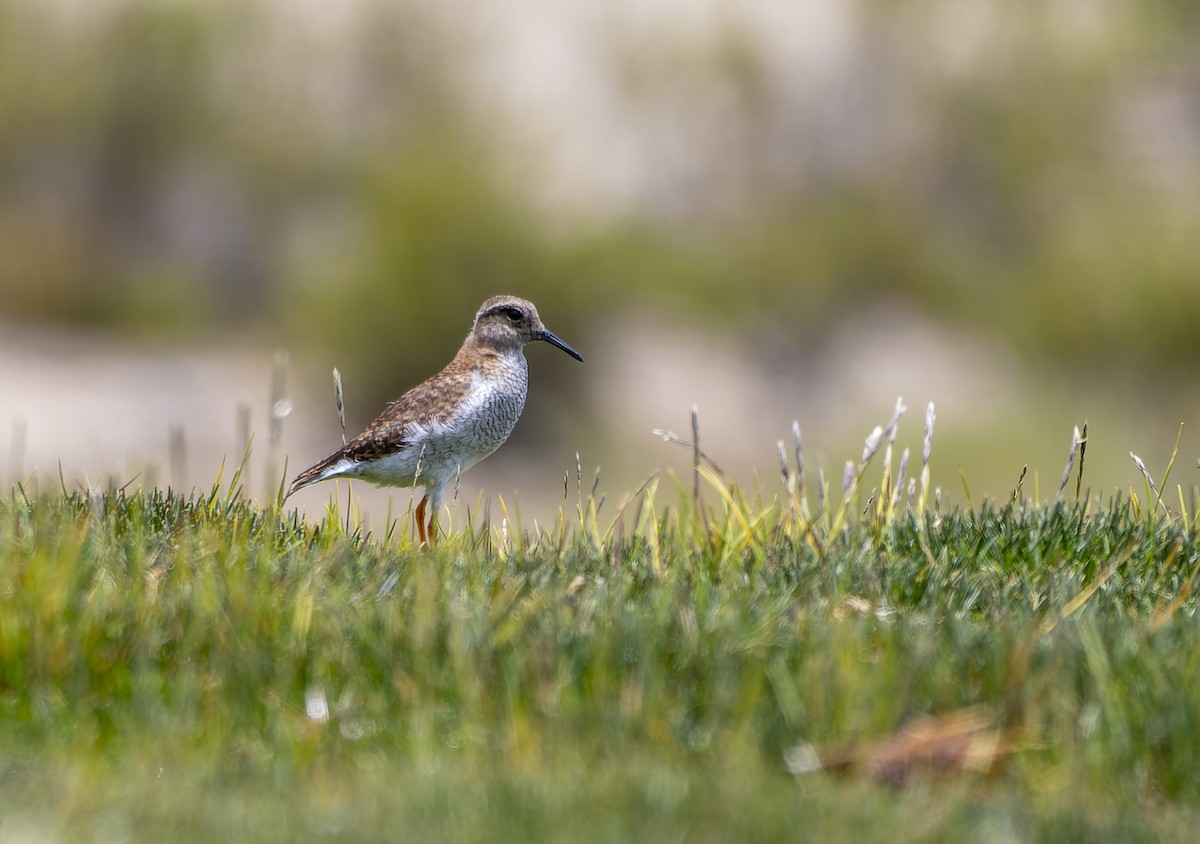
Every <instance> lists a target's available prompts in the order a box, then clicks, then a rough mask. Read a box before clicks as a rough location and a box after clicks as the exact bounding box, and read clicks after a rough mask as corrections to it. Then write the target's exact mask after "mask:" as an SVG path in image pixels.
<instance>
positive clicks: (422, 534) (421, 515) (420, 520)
mask: <svg viewBox="0 0 1200 844" xmlns="http://www.w3.org/2000/svg"><path fill="white" fill-rule="evenodd" d="M428 503H429V496H428V495H426V496H425V497H423V498H422V499H421V503H420V504H418V505H417V514H416V515H417V537H418V538H420V540H421V547H422V548H426V547H428V545H429V533H428V532H427V531H426V530H425V505H426V504H428Z"/></svg>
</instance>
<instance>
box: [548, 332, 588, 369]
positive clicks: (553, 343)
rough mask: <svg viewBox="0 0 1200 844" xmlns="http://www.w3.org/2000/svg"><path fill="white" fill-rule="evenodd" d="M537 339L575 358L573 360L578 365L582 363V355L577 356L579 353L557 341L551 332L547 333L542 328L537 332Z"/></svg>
mask: <svg viewBox="0 0 1200 844" xmlns="http://www.w3.org/2000/svg"><path fill="white" fill-rule="evenodd" d="M537 339H539V340H545V341H546V342H547V343H549V344H550V345H551V346H558V347H559V348H560V349H562V350H563V351H564V352H566V353H567V354H568V355H570V356H571V357H573V358H575V360H577V361H579V362H580V363H583V355H581V354H579V352H577V351H575V350H574V349H572V348H571V347H570V346H568V345H567V344H566V343H564V342H563V341H562V340H559V339H558V338H557V337H555V336H554V334H553V333H552V332H550V331H547V330H546V329H544V328H543V329H542V330H541V331H539V332H538V334H537Z"/></svg>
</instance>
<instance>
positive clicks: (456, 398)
mask: <svg viewBox="0 0 1200 844" xmlns="http://www.w3.org/2000/svg"><path fill="white" fill-rule="evenodd" d="M534 340H545V341H546V342H549V343H551V344H553V345H555V346H558V347H559V348H560V349H562V350H563V351H565V352H566V353H567V354H569V355H571V356H572V357H574V358H575V359H577V360H580V361H582V360H583V358H582V357H580V355H579V353H578V352H576V351H575V350H574V349H572V348H571V347H570V346H568V345H567V344H566V343H564V342H563V341H561V340H559V339H558V337H556V336H555V335H554V334H552V333H551V332H549V331H547V330H546V327H545V326H544V325H542V321H541V318H540V317H539V316H538V312H537V308H535V307H534V306H533V303H532V302H529V301H527V300H525V299H519V298H517V297H515V296H495V297H492V298H491V299H488V300H487V301H486V302H484V303H483V305H482V306H481V307H480V309H479V312H478V313H477V314H476V315H475V322H474V325H473V326H472V328H471V333H470V334H468V335H467V339H466V340H465V341H464V342H463V345H462V348H460V349H459V350H458V354H456V355H455V356H454V359H453V360H452V361H450V363H449V364H447V365H446V368H445V369H443V370H442V371H441V372H439V373H438V374H437V375H435V376H433V377H432V378H430V379H429V380H427V381H424V382H423V383H421V384H418V385H417V386H416V387H413V388H412V389H411V390H409V391H408V392H406V393H405V394H404V395H402V396H401V397H400V398H398V399H396V400H395V401H393V402H391V403H389V404H388V406H387V407H386V408H384V410H383V412H382V413H380V414H379V416H378V417H377V418H376V419H375V421H373V422H372V423H371V424H370V425H368V426H367V428H366V430H364V431H363V432H362V433H361V434H359V435H358V436H356V437H355V438H354V439H352V440H351V441H350V442H348V443H347V444H346V445H345V446H344V447H343V448H341V449H339V450H338V451H336V452H334V453H333V454H331V455H330V456H329V457H327V458H325V459H324V460H322V461H321V462H320V463H317V464H316V465H315V466H312V467H311V468H309V469H306V470H304V471H303V472H301V473H300V474H299V475H298V476H297V477H296V479H295V480H294V481H293V482H292V486H291V488H290V489H289V490H288V495H291V494H292V493H294V492H296V491H297V490H299V489H303V488H304V487H306V486H308V485H309V484H314V483H316V482H318V481H323V480H328V479H330V478H335V477H348V478H361V479H363V480H366V481H369V482H371V483H375V484H379V485H381V486H400V487H407V486H422V487H424V488H425V497H424V498H422V499H421V503H420V505H419V506H418V508H417V527H418V532H419V534H420V536H421V541H422V542H426V541H432V539H433V538H434V534H435V531H436V520H437V513H438V510H439V508H440V507H441V505H442V501H443V499H444V498H445V494H446V492H447V490H448V489H449V487H450V485H451V484H452V483H453V482H454V480H455V479H456V478H457V477H458V476H459V475H460V474H461V473H462V472H465V471H466V470H467V469H469V468H470V467H471V466H473V465H475V464H476V463H478V462H479V461H480V460H482V459H483V458H484V457H487V456H488V455H489V454H491V453H492V452H493V451H495V450H496V449H497V448H499V447H500V446H501V445H502V444H503V443H504V441H505V440H507V439H508V435H509V434H511V433H512V430H513V428H514V427H515V426H516V424H517V419H519V418H520V416H521V411H522V410H523V409H524V407H525V394H526V390H527V388H528V384H529V370H528V365H527V363H526V361H525V353H524V347H525V344H526V343H530V342H533V341H534ZM427 503H430V504H432V505H433V512H432V514H431V516H430V520H429V526H428V535H427V531H426V526H425V524H424V519H423V515H424V511H425V506H426V504H427Z"/></svg>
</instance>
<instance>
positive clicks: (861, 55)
mask: <svg viewBox="0 0 1200 844" xmlns="http://www.w3.org/2000/svg"><path fill="white" fill-rule="evenodd" d="M355 8H356V9H357V11H343V12H341V13H339V14H338V15H337V16H335V17H336V18H337V20H338V21H339V26H340V29H338V30H337V31H338V33H339V34H338V36H337V37H334V36H331V35H328V33H324V32H322V27H321V26H320V25H319V24H317V25H314V24H312V22H311V21H310V22H309V24H308V25H307V26H305V25H304V24H303V23H302V22H297V21H296V20H293V19H292V18H293V17H295V16H292V15H289V13H288V10H287V9H286V8H283V4H274V3H271V2H267V0H255V1H254V2H239V3H233V2H214V3H171V4H161V3H154V2H148V1H147V2H137V1H136V0H127V2H118V3H114V4H113V5H112V7H111V9H109V10H107V11H103V12H95V13H91V14H84V13H82V12H80V11H78V10H76V11H75V12H70V11H64V10H63V9H57V10H56V8H55V7H50V6H45V5H41V4H37V3H32V2H23V1H22V0H0V100H2V101H3V102H4V104H5V105H4V110H5V114H4V119H3V121H2V122H0V308H2V309H3V311H4V312H5V313H7V314H10V315H21V316H24V317H36V318H41V319H50V320H68V321H75V322H87V323H97V324H103V325H109V326H112V327H114V328H116V329H121V330H142V331H147V330H148V331H154V332H163V331H166V332H170V333H171V334H172V335H174V334H175V333H177V332H178V331H180V330H186V329H193V330H194V329H197V328H199V329H211V328H212V327H214V326H227V325H229V324H230V323H231V322H232V323H233V324H234V325H238V326H243V327H247V328H249V327H255V326H266V327H267V329H268V330H270V331H272V332H274V333H276V334H277V335H278V336H280V337H283V338H286V339H287V342H288V343H289V344H290V345H293V346H303V345H305V344H309V343H312V344H318V345H322V346H325V347H326V348H328V349H330V350H333V351H334V352H335V353H336V356H337V358H338V363H339V364H340V365H342V366H343V369H345V370H347V371H351V370H352V369H353V371H354V372H355V373H358V374H359V375H358V377H359V378H361V379H362V381H363V382H364V383H363V384H362V385H361V388H360V390H361V392H358V393H357V394H352V395H351V401H352V403H357V402H358V401H362V402H363V403H364V406H365V405H366V404H368V403H370V404H375V403H377V402H378V400H380V399H381V398H384V397H386V396H388V395H391V394H392V392H393V391H394V389H395V387H396V385H397V384H403V383H408V382H409V381H411V380H412V379H413V378H415V377H420V376H422V375H425V374H428V372H430V371H432V370H433V369H435V368H436V367H437V366H438V365H440V363H442V362H443V361H444V359H445V357H446V356H447V354H448V353H449V352H451V351H452V350H453V345H454V341H453V340H447V339H445V338H447V337H456V336H457V335H458V334H465V332H466V330H467V329H468V328H469V317H470V315H471V313H473V309H474V308H475V306H476V305H477V304H478V303H479V301H481V300H482V299H483V298H484V297H485V296H487V295H491V294H493V293H496V292H499V291H510V292H515V293H521V294H524V295H528V296H530V297H531V298H533V299H535V300H536V301H538V302H539V304H541V305H542V309H543V311H544V312H545V314H544V315H545V316H546V319H547V322H548V324H550V325H551V326H552V327H553V328H554V329H555V330H556V331H559V332H560V333H562V334H563V336H564V337H569V338H574V340H573V341H574V342H576V343H577V344H581V345H583V346H586V340H584V339H582V338H580V336H579V335H580V334H581V333H583V332H584V331H585V330H586V322H587V320H589V319H590V318H592V317H594V316H596V315H597V314H601V313H606V312H610V313H611V312H616V311H619V310H621V309H624V308H626V307H629V306H637V305H643V304H646V303H654V304H658V305H665V306H667V307H672V308H679V309H681V310H682V311H683V312H684V313H686V314H688V315H689V316H690V317H693V318H696V319H698V320H701V321H703V320H705V319H708V320H713V321H721V322H722V324H725V325H729V324H730V319H732V320H733V324H734V325H740V326H744V327H745V328H744V330H745V331H746V332H747V333H749V332H750V331H752V330H755V329H752V328H751V326H756V325H758V324H759V323H760V322H761V321H762V320H764V319H765V320H768V321H770V323H771V324H773V325H775V326H780V327H781V329H780V330H781V331H782V332H783V334H784V335H788V334H790V333H794V334H795V335H796V336H805V337H808V336H810V335H813V334H816V335H818V336H819V335H820V333H821V332H822V331H823V330H826V328H827V327H828V326H830V325H833V324H835V323H836V320H837V318H838V317H839V316H840V315H843V314H845V313H847V312H849V311H852V310H853V309H855V308H857V307H859V306H860V305H861V304H862V303H863V302H864V301H868V300H871V299H876V300H883V301H892V300H901V301H907V302H909V303H910V304H911V305H913V306H915V307H916V308H918V309H920V310H923V311H926V312H929V313H933V314H936V315H937V316H939V317H940V318H943V319H946V320H950V321H953V322H955V323H957V324H961V325H967V326H974V327H976V328H977V329H978V330H979V331H981V332H989V333H994V334H996V335H998V336H1000V337H1003V338H1007V339H1009V340H1011V341H1013V342H1015V343H1016V344H1017V345H1018V346H1019V347H1020V348H1022V349H1023V350H1024V351H1025V352H1026V353H1027V354H1029V355H1030V356H1031V357H1032V358H1035V359H1038V360H1042V359H1045V360H1053V361H1058V362H1060V363H1062V364H1065V365H1068V366H1070V365H1075V364H1077V363H1080V362H1089V363H1098V364H1102V365H1105V366H1111V367H1115V368H1122V367H1124V368H1126V369H1134V370H1135V369H1138V368H1141V367H1144V366H1153V367H1167V368H1168V369H1173V368H1180V367H1189V366H1194V364H1195V362H1196V360H1197V356H1198V355H1200V346H1197V344H1196V343H1195V342H1194V336H1195V324H1196V317H1197V315H1200V252H1198V251H1197V250H1196V249H1195V243H1194V232H1196V231H1200V204H1198V203H1197V202H1196V201H1195V198H1194V197H1195V193H1194V191H1193V190H1191V188H1195V187H1198V186H1200V173H1198V172H1197V165H1196V161H1197V160H1200V156H1198V155H1197V151H1198V150H1200V114H1198V113H1197V112H1196V110H1195V109H1194V108H1189V107H1188V105H1187V103H1188V102H1189V100H1188V93H1189V92H1190V91H1193V90H1194V88H1195V84H1194V83H1195V81H1196V80H1197V79H1200V62H1197V60H1196V58H1195V51H1194V49H1193V45H1194V44H1195V43H1196V38H1197V36H1200V16H1198V15H1197V14H1196V12H1194V11H1193V10H1191V9H1190V7H1188V6H1187V4H1180V3H1169V2H1155V3H1141V4H1135V5H1129V6H1128V7H1121V8H1115V7H1113V8H1106V9H1104V10H1099V11H1095V12H1094V13H1092V14H1091V16H1090V17H1089V16H1088V15H1083V14H1081V16H1080V18H1079V21H1078V25H1077V22H1076V21H1074V20H1073V19H1067V18H1064V15H1067V14H1069V13H1068V12H1064V11H1063V10H1062V9H1059V8H1049V7H1043V6H1042V4H1036V3H1017V4H1006V5H1005V6H1003V7H1002V8H1001V7H997V8H996V9H993V10H983V11H982V12H981V14H984V18H985V23H984V24H983V26H985V27H986V26H989V25H991V24H994V26H993V29H994V31H993V32H991V33H990V37H989V36H988V35H985V36H983V37H981V36H979V34H978V33H977V32H976V33H975V34H974V35H972V34H971V33H970V32H968V31H964V33H963V34H962V36H961V38H960V37H959V35H958V33H957V31H956V30H955V29H954V22H953V20H949V19H948V17H947V15H946V14H945V10H943V9H941V6H940V4H937V3H934V2H932V0H914V2H909V3H901V4H897V3H891V2H884V0H871V2H863V3H859V4H857V6H856V10H857V11H856V14H857V18H856V26H857V33H858V34H857V41H856V44H857V47H856V48H855V49H856V50H857V52H856V53H855V54H854V55H855V56H857V63H854V62H851V63H850V65H851V70H850V71H847V72H844V73H843V75H842V77H840V78H838V79H837V80H835V81H834V82H832V83H827V84H826V88H827V90H826V91H825V92H824V95H823V96H824V99H823V100H821V101H820V109H819V110H814V109H811V108H810V107H809V106H810V105H811V102H812V100H811V98H810V99H805V98H804V97H803V96H801V95H800V94H799V93H798V92H799V91H800V90H801V89H803V88H804V86H805V85H807V84H811V83H812V82H813V80H811V79H807V78H804V79H790V78H788V77H787V76H786V74H784V73H782V72H781V71H780V70H779V69H778V67H775V66H774V65H772V63H771V56H770V55H768V54H767V49H768V48H767V47H766V46H765V45H763V44H762V43H760V42H759V41H758V40H756V39H755V36H754V35H753V34H752V33H750V32H749V30H748V29H746V28H745V27H744V26H743V25H740V24H738V23H737V22H736V18H734V17H733V16H730V22H729V23H728V24H726V25H724V26H719V27H717V28H716V29H715V30H714V34H713V35H712V36H711V38H710V39H709V40H708V41H706V40H705V39H704V38H700V39H699V40H698V41H697V42H696V43H691V42H688V41H687V40H686V39H687V38H688V37H689V36H685V35H683V34H680V35H678V37H677V39H676V40H677V41H678V43H672V42H671V34H670V33H669V32H663V33H661V35H660V37H658V38H642V39H640V40H637V39H625V40H622V39H620V38H616V37H611V36H610V37H609V40H608V41H605V40H604V38H603V37H601V36H600V35H598V36H597V43H598V44H599V45H600V46H601V48H600V49H598V50H597V56H599V57H601V60H602V61H607V62H608V65H607V66H606V67H604V68H601V69H600V72H601V73H602V74H604V75H605V76H606V78H608V79H609V80H611V84H612V87H613V89H614V90H615V91H616V92H617V94H618V96H619V97H620V98H621V99H622V101H623V104H624V105H625V106H626V107H627V110H628V115H627V116H628V121H629V124H628V130H629V135H630V137H631V138H637V137H642V138H643V139H644V136H645V135H646V133H647V132H650V133H651V136H652V135H653V128H651V129H649V130H648V129H647V128H646V127H647V126H650V127H653V126H655V125H661V124H669V125H671V126H673V127H674V128H675V130H677V131H678V133H679V134H680V135H681V136H682V137H683V138H685V146H686V151H687V152H688V153H689V154H691V155H694V157H695V159H696V160H697V161H698V162H699V164H698V165H696V166H697V170H696V174H693V177H691V178H682V177H681V178H680V179H678V180H677V181H676V182H672V181H671V180H670V179H669V178H668V177H667V176H662V177H661V179H660V182H659V183H655V184H651V185H650V186H649V187H648V188H647V190H646V191H645V192H644V194H640V195H639V196H640V197H641V198H640V199H639V200H638V201H637V202H635V203H633V204H632V205H630V206H624V207H621V206H614V208H613V209H612V211H611V213H608V214H601V215H592V216H590V217H589V216H585V215H578V216H575V217H573V216H572V215H571V214H570V213H562V214H559V213H557V212H554V211H552V212H550V213H549V214H547V213H546V212H545V211H543V210H539V209H538V206H537V202H538V199H539V193H540V188H541V186H540V185H538V184H536V183H531V181H530V180H529V179H527V180H526V181H524V182H523V181H521V180H520V179H513V178H511V169H506V168H505V167H504V166H503V164H502V162H503V161H504V160H505V157H506V156H508V157H509V158H511V157H512V155H513V154H514V149H517V146H518V145H517V144H516V142H515V139H514V137H513V136H512V133H511V132H508V131H507V130H506V129H505V127H504V126H502V125H498V124H497V122H496V121H495V120H494V119H493V115H492V114H491V113H490V112H487V110H486V109H482V108H480V107H479V100H478V91H477V90H476V89H473V88H472V86H471V84H470V81H469V77H470V74H471V73H472V68H471V66H470V61H469V55H470V49H471V40H470V37H469V35H467V34H464V30H463V29H462V28H461V27H458V26H456V24H455V19H454V15H453V14H452V13H439V12H438V11H435V10H432V9H429V8H427V7H423V6H420V5H418V4H388V5H387V6H385V5H383V4H375V3H362V4H361V5H360V6H358V7H355ZM988 15H990V16H991V17H990V18H988ZM987 21H990V22H991V24H989V23H988V22H987ZM1064 21H1065V22H1064ZM329 28H330V29H331V30H332V29H333V27H332V26H331V27H329ZM326 36H328V37H326ZM972 39H973V40H972ZM960 40H961V41H962V45H959V43H958V42H959V41H960ZM710 42H711V43H710ZM959 46H961V49H960V50H959V52H960V53H963V54H964V55H958V54H956V53H955V48H956V47H959ZM718 106H719V108H718ZM706 109H708V110H707V111H706ZM713 114H716V115H717V116H718V119H716V120H714V119H712V115H713ZM689 121H692V122H689ZM693 124H694V125H693ZM842 124H845V126H844V127H843V125H842ZM714 125H715V127H716V130H715V131H707V130H708V129H711V128H713V126H714ZM652 140H653V137H652ZM518 153H519V150H518ZM668 157H669V156H668ZM666 164H672V162H671V161H669V160H668V161H666ZM667 169H669V168H667ZM526 172H528V173H531V174H533V176H532V178H533V179H536V174H537V173H538V169H537V167H536V165H535V166H533V167H532V168H530V169H528V170H527V171H526ZM649 172H650V175H649V176H648V177H647V178H648V180H649V181H651V182H653V181H654V178H656V176H655V173H654V171H653V168H651V169H650V171H649ZM681 185H682V187H681ZM434 338H436V340H435V339H434Z"/></svg>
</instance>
